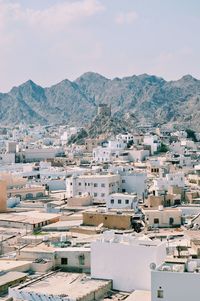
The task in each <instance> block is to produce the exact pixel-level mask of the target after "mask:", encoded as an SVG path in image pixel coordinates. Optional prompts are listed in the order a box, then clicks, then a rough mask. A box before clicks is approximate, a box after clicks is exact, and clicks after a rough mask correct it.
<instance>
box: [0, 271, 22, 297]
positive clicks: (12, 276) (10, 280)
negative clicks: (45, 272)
mask: <svg viewBox="0 0 200 301" xmlns="http://www.w3.org/2000/svg"><path fill="white" fill-rule="evenodd" d="M26 277H27V274H25V273H21V272H8V273H7V274H3V275H2V276H1V275H0V296H1V295H3V294H6V293H7V292H8V289H9V287H10V286H13V285H17V284H20V283H22V282H24V281H25V280H26Z"/></svg>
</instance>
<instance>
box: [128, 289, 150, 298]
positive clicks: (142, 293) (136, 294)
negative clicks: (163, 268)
mask: <svg viewBox="0 0 200 301" xmlns="http://www.w3.org/2000/svg"><path fill="white" fill-rule="evenodd" d="M126 301H151V292H150V291H139V290H138V291H134V292H133V293H132V294H130V296H129V297H128V298H126Z"/></svg>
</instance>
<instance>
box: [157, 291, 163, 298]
mask: <svg viewBox="0 0 200 301" xmlns="http://www.w3.org/2000/svg"><path fill="white" fill-rule="evenodd" d="M157 298H159V299H163V298H164V293H163V290H162V289H159V290H157Z"/></svg>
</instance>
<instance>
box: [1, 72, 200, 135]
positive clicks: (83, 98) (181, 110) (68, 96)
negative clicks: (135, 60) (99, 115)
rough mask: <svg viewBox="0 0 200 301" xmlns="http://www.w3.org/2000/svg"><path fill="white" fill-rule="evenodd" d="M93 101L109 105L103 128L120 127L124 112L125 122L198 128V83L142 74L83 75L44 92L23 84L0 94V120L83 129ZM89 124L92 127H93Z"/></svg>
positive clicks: (92, 113) (91, 115)
mask: <svg viewBox="0 0 200 301" xmlns="http://www.w3.org/2000/svg"><path fill="white" fill-rule="evenodd" d="M99 103H108V104H111V107H112V114H113V116H112V118H111V119H110V120H109V121H107V122H106V128H109V126H111V127H112V126H114V127H116V124H118V126H119V127H124V126H125V128H126V118H125V116H127V114H128V116H129V120H128V123H129V124H134V123H135V124H145V123H154V124H158V123H159V124H163V123H170V124H174V123H176V124H181V125H183V126H185V127H192V128H194V129H197V130H200V80H197V79H195V78H193V77H192V76H190V75H186V76H183V77H182V78H181V79H180V80H177V81H170V82H167V81H165V80H164V79H162V78H160V77H156V76H150V75H147V74H143V75H139V76H135V75H134V76H130V77H124V78H121V79H120V78H115V79H113V80H110V79H107V78H105V77H103V76H101V75H99V74H96V73H92V72H88V73H85V74H83V75H82V76H81V77H79V78H78V79H77V80H76V81H74V82H71V81H69V80H64V81H62V82H60V83H58V84H56V85H54V86H52V87H49V88H42V87H40V86H38V85H36V84H35V83H34V82H32V81H31V80H29V81H27V82H26V83H24V84H22V85H20V86H19V87H14V88H13V89H12V90H11V91H10V92H9V93H0V108H1V109H0V121H1V123H2V124H11V123H12V124H13V123H19V122H25V123H29V124H30V123H41V124H46V123H55V124H60V123H63V122H64V123H69V124H77V125H79V126H80V125H86V124H89V123H91V121H92V120H93V118H94V117H95V115H96V111H97V106H98V104H99ZM131 118H132V119H131ZM121 121H123V124H121ZM95 122H97V121H95ZM124 122H125V125H124ZM109 123H110V125H109ZM93 126H96V127H97V128H98V123H96V124H93ZM106 130H107V129H106Z"/></svg>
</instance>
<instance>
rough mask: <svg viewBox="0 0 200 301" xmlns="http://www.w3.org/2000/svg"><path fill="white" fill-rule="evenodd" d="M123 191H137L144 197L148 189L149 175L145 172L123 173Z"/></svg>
mask: <svg viewBox="0 0 200 301" xmlns="http://www.w3.org/2000/svg"><path fill="white" fill-rule="evenodd" d="M121 191H122V192H128V193H137V195H138V196H139V197H143V196H144V195H145V194H146V191H147V175H146V173H144V172H137V171H133V172H126V173H124V174H122V175H121Z"/></svg>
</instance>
